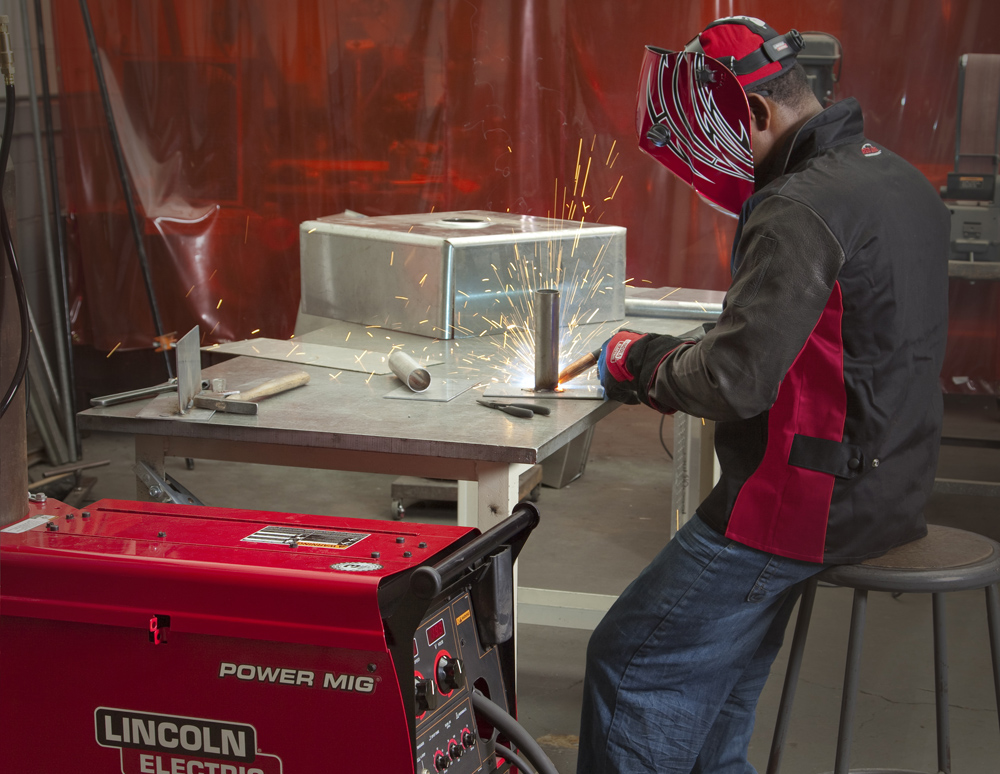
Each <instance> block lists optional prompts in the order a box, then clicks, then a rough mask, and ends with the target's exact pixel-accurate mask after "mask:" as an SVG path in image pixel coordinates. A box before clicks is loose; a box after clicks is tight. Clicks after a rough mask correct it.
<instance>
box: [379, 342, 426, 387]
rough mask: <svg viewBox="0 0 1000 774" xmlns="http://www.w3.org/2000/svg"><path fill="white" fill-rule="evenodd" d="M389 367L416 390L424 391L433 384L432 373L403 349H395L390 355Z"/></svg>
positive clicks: (402, 380)
mask: <svg viewBox="0 0 1000 774" xmlns="http://www.w3.org/2000/svg"><path fill="white" fill-rule="evenodd" d="M389 368H391V369H392V372H393V373H394V374H395V375H396V377H397V378H398V379H399V380H400V381H401V382H402V383H403V384H405V385H406V386H407V387H409V388H410V389H411V390H413V391H414V392H424V391H426V390H427V388H428V387H430V386H431V375H430V374H429V373H428V372H427V369H426V368H424V367H423V366H422V365H420V363H418V362H417V361H416V360H414V359H413V358H412V357H410V356H409V355H407V354H406V353H405V352H403V350H401V349H396V350H393V351H392V352H391V353H390V355H389Z"/></svg>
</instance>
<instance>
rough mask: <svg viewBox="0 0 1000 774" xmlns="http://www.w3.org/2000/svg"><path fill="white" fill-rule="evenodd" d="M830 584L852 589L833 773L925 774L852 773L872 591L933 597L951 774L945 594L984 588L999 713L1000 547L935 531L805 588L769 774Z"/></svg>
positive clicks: (944, 763) (941, 718)
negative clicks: (819, 602)
mask: <svg viewBox="0 0 1000 774" xmlns="http://www.w3.org/2000/svg"><path fill="white" fill-rule="evenodd" d="M819 581H825V582H827V583H830V584H833V585H835V586H846V587H847V588H852V589H854V605H853V609H852V612H851V628H850V632H849V633H848V644H847V664H846V667H845V670H844V691H843V694H842V696H841V704H840V728H839V730H838V732H837V753H836V760H835V762H834V774H919V772H913V771H911V770H909V769H905V770H904V769H885V768H875V769H872V768H867V769H851V768H849V766H850V763H849V761H850V752H851V738H852V730H853V722H854V711H855V700H856V696H857V693H858V689H859V676H860V667H861V645H862V639H863V636H864V629H865V611H866V608H867V600H868V592H869V591H888V592H892V593H923V594H930V595H931V599H932V611H933V635H934V683H935V685H934V694H935V714H936V717H935V721H936V723H935V725H936V728H937V752H938V766H937V771H939V772H942V774H951V739H950V732H949V720H948V714H949V713H948V655H947V645H946V638H945V601H944V600H945V593H946V592H950V591H967V590H972V589H985V591H986V620H987V627H988V629H989V636H990V657H991V661H992V664H993V685H994V691H995V693H996V698H997V709H998V714H1000V589H998V584H1000V543H997V542H996V541H994V540H991V539H990V538H988V537H986V536H984V535H978V534H976V533H974V532H966V531H965V530H960V529H953V528H951V527H941V526H937V525H930V526H928V528H927V535H926V536H925V537H923V538H920V539H919V540H914V541H913V542H910V543H906V544H904V545H901V546H897V547H896V548H893V549H892V550H891V551H888V552H887V553H886V554H884V555H882V556H879V557H876V558H873V559H868V560H866V561H863V562H859V563H858V564H844V565H836V566H833V567H829V568H827V569H825V570H823V571H822V572H820V573H818V574H817V575H815V576H814V577H812V578H810V579H809V580H808V581H806V584H805V588H804V589H803V592H802V601H801V603H800V605H799V617H798V621H797V623H796V625H795V634H794V636H793V639H792V648H791V652H790V653H789V657H788V669H787V671H786V673H785V684H784V687H783V689H782V694H781V702H780V704H779V707H778V718H777V721H776V724H775V729H774V737H773V739H772V742H771V755H770V757H769V759H768V765H767V774H778V771H779V768H780V766H781V757H782V752H783V748H784V742H785V738H786V736H787V734H788V727H789V723H790V716H791V709H792V703H793V701H794V697H795V684H796V682H797V680H798V674H799V669H800V667H801V665H802V655H803V651H804V650H805V642H806V635H807V633H808V630H809V619H810V617H811V616H812V608H813V604H814V601H815V597H816V584H817V582H819Z"/></svg>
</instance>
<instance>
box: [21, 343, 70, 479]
mask: <svg viewBox="0 0 1000 774" xmlns="http://www.w3.org/2000/svg"><path fill="white" fill-rule="evenodd" d="M38 361H39V356H38V350H37V349H36V348H35V347H31V349H30V350H29V351H28V378H29V379H30V380H31V384H32V391H31V399H30V401H29V402H28V407H29V410H30V411H31V418H32V419H33V420H34V421H35V427H36V428H37V429H38V434H39V435H40V436H41V437H42V443H44V444H45V453H46V455H47V456H48V458H49V462H50V463H52V464H53V465H62V464H64V463H67V462H69V461H70V454H69V449H68V448H67V446H66V441H65V439H64V438H63V436H62V433H60V432H59V422H58V421H57V420H56V415H55V411H54V410H53V408H52V403H51V402H50V400H49V394H48V392H47V391H46V390H45V389H44V376H43V374H42V367H41V365H40V364H39V362H38Z"/></svg>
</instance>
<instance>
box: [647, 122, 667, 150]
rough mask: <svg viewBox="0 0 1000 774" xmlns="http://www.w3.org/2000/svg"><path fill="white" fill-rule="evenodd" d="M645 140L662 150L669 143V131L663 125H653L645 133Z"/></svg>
mask: <svg viewBox="0 0 1000 774" xmlns="http://www.w3.org/2000/svg"><path fill="white" fill-rule="evenodd" d="M646 139H647V140H649V141H650V142H651V143H652V144H653V145H655V146H656V147H657V148H662V147H663V146H664V145H666V144H667V143H668V142H670V130H669V129H667V127H665V126H664V125H663V124H653V125H652V126H651V127H649V131H647V132H646Z"/></svg>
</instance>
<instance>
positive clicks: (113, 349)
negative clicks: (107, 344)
mask: <svg viewBox="0 0 1000 774" xmlns="http://www.w3.org/2000/svg"><path fill="white" fill-rule="evenodd" d="M121 345H122V343H121V342H120V341H119V342H118V343H117V344H115V346H114V348H112V350H111V351H110V352H109V353H108V354H107V357H111V356H112V355H113V354H115V350H116V349H118V347H120V346H121Z"/></svg>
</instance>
